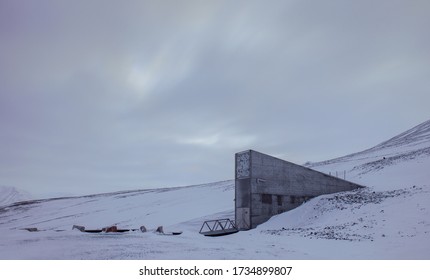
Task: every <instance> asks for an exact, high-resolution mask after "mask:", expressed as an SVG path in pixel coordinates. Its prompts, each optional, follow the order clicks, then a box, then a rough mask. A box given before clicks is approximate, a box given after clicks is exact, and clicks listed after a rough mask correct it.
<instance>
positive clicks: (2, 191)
mask: <svg viewBox="0 0 430 280" xmlns="http://www.w3.org/2000/svg"><path fill="white" fill-rule="evenodd" d="M29 199H31V195H30V194H29V193H27V192H24V191H21V190H18V189H16V188H14V187H5V186H0V207H2V206H6V205H9V204H12V203H15V202H18V201H23V200H29Z"/></svg>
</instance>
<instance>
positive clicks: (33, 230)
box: [22, 227, 39, 232]
mask: <svg viewBox="0 0 430 280" xmlns="http://www.w3.org/2000/svg"><path fill="white" fill-rule="evenodd" d="M22 230H27V231H29V232H36V231H39V229H38V228H35V227H32V228H23V229H22Z"/></svg>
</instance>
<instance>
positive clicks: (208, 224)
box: [199, 219, 239, 236]
mask: <svg viewBox="0 0 430 280" xmlns="http://www.w3.org/2000/svg"><path fill="white" fill-rule="evenodd" d="M238 231H239V230H238V229H237V228H236V226H235V225H234V223H233V222H232V221H231V220H230V219H219V220H211V221H205V222H204V223H203V225H202V227H201V229H200V232H199V233H200V234H203V235H204V236H223V235H228V234H233V233H236V232H238Z"/></svg>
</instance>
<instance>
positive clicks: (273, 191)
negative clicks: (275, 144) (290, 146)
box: [235, 150, 362, 230]
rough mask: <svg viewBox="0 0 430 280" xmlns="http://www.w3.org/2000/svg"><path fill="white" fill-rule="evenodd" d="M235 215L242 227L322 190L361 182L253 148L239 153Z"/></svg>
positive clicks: (343, 188)
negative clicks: (329, 173)
mask: <svg viewBox="0 0 430 280" xmlns="http://www.w3.org/2000/svg"><path fill="white" fill-rule="evenodd" d="M235 178H236V189H235V215H236V226H237V227H238V228H239V229H241V230H247V229H252V228H255V227H256V226H257V225H259V224H261V223H263V222H265V221H267V220H268V219H269V218H270V217H272V216H273V215H276V214H279V213H282V212H285V211H288V210H291V209H293V208H295V207H297V206H299V205H300V204H302V203H303V202H305V201H307V200H309V199H311V198H313V197H315V196H318V195H322V194H329V193H335V192H341V191H349V190H353V189H356V188H360V187H362V186H360V185H357V184H354V183H351V182H348V181H345V180H342V179H339V178H336V177H333V176H329V175H327V174H324V173H321V172H318V171H315V170H312V169H309V168H306V167H303V166H300V165H297V164H294V163H291V162H288V161H284V160H281V159H278V158H275V157H272V156H269V155H265V154H262V153H259V152H256V151H253V150H248V151H244V152H240V153H237V154H236V168H235Z"/></svg>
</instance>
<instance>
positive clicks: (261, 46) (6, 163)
mask: <svg viewBox="0 0 430 280" xmlns="http://www.w3.org/2000/svg"><path fill="white" fill-rule="evenodd" d="M0 5H1V6H0V37H1V38H0V42H1V43H0V60H1V61H2V63H1V65H0V74H1V75H0V125H1V128H2V134H1V137H0V144H1V148H0V155H1V158H0V167H1V168H0V184H6V185H16V186H18V187H23V188H27V189H29V190H30V191H33V192H41V191H44V192H49V191H52V190H55V191H59V190H61V191H64V190H66V191H67V192H75V193H91V192H100V191H113V190H117V189H120V188H136V187H156V186H169V185H170V186H175V185H185V184H193V183H199V182H206V181H214V180H222V179H229V178H232V176H233V174H232V173H233V171H232V168H233V154H234V153H235V152H237V151H240V150H244V149H248V148H253V149H257V150H261V151H262V152H267V153H272V154H274V155H280V156H283V157H285V158H286V159H289V160H292V161H295V162H297V163H303V162H305V161H308V160H311V161H315V160H323V159H327V158H329V157H334V156H341V155H343V154H346V153H350V152H355V151H358V150H360V149H364V148H368V147H369V146H371V145H374V144H377V143H378V142H379V141H383V140H386V138H388V137H390V136H393V135H394V134H395V133H398V132H401V131H402V130H405V129H408V128H409V127H410V126H413V125H415V124H417V123H419V122H421V121H423V120H425V119H426V118H428V109H427V108H426V104H428V101H429V97H428V90H429V88H430V86H429V82H428V78H427V77H428V76H429V74H430V67H429V64H428V61H430V60H429V53H428V49H429V44H430V40H429V35H428V32H427V31H426V27H427V26H429V25H430V22H429V21H430V20H429V17H428V16H427V15H428V12H429V11H430V7H429V4H428V3H427V2H426V1H407V2H405V1H377V2H375V1H359V2H345V1H328V2H327V1H324V2H321V1H270V2H267V1H234V2H231V1H225V2H223V1H184V2H181V3H179V2H178V1H121V2H115V1H90V2H88V1H37V3H33V2H32V1H9V2H8V1H2V3H1V4H0ZM426 101H427V102H426Z"/></svg>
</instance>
